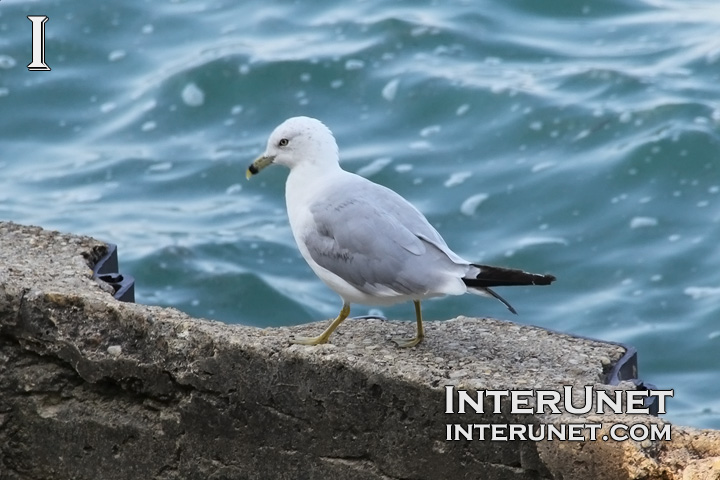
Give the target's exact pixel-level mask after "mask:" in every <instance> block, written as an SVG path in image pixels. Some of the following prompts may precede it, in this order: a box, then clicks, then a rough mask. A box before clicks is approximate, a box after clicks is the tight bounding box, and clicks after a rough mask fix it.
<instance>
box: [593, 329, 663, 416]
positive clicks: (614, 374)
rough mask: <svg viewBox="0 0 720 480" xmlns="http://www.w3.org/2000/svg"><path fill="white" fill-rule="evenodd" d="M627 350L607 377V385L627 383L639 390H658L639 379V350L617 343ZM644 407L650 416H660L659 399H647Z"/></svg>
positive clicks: (654, 397) (653, 397) (649, 397)
mask: <svg viewBox="0 0 720 480" xmlns="http://www.w3.org/2000/svg"><path fill="white" fill-rule="evenodd" d="M610 343H615V342H610ZM616 345H620V346H621V347H623V348H624V349H625V354H624V355H623V356H622V357H620V359H619V360H618V361H617V362H615V364H614V365H613V366H612V369H611V370H610V371H609V372H608V374H607V375H606V376H605V383H606V384H608V385H617V384H618V383H620V382H623V381H627V382H632V383H634V384H635V387H636V389H637V390H656V389H657V387H656V386H655V385H653V384H651V383H645V382H643V381H642V380H640V379H639V378H638V364H637V357H638V355H637V350H636V349H635V347H632V346H630V345H625V344H623V343H617V344H616ZM643 406H644V407H645V408H647V409H649V412H650V415H654V416H656V417H657V416H658V412H659V409H660V404H659V402H658V397H656V396H654V395H653V396H647V397H645V400H644V403H643Z"/></svg>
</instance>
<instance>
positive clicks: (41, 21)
mask: <svg viewBox="0 0 720 480" xmlns="http://www.w3.org/2000/svg"><path fill="white" fill-rule="evenodd" d="M27 18H28V20H30V21H31V22H32V62H30V64H29V65H28V66H27V68H28V70H30V71H31V72H32V71H36V70H50V67H48V66H47V63H45V22H47V21H48V17H47V15H28V17H27Z"/></svg>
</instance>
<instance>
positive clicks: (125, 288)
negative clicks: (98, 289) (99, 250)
mask: <svg viewBox="0 0 720 480" xmlns="http://www.w3.org/2000/svg"><path fill="white" fill-rule="evenodd" d="M119 270H120V269H119V266H118V257H117V245H115V244H112V243H108V244H107V252H106V253H105V255H103V257H102V258H101V259H100V260H98V262H97V263H96V264H95V266H94V267H93V278H97V279H99V280H102V281H103V282H106V283H107V284H109V285H110V286H111V287H112V288H113V290H114V291H115V294H114V295H113V296H114V297H115V298H116V299H117V300H120V301H121V302H130V303H135V279H134V278H133V277H132V276H130V275H121V274H120V273H119Z"/></svg>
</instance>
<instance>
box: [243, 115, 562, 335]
mask: <svg viewBox="0 0 720 480" xmlns="http://www.w3.org/2000/svg"><path fill="white" fill-rule="evenodd" d="M273 164H277V165H283V166H285V167H288V168H289V169H290V173H289V175H288V177H287V181H286V184H285V200H286V204H287V212H288V218H289V220H290V228H291V229H292V233H293V236H294V237H295V242H296V243H297V246H298V249H299V250H300V253H301V254H302V256H303V258H304V259H305V261H306V262H307V263H308V265H309V266H310V268H311V269H312V270H313V272H315V274H316V275H317V276H318V277H320V279H321V280H322V281H323V282H324V283H325V284H326V285H327V286H328V287H330V288H331V289H332V290H334V291H335V292H336V293H337V294H338V295H340V298H341V299H342V301H343V305H342V309H341V310H340V313H339V314H338V316H337V318H335V320H333V321H332V322H331V323H330V326H328V327H327V329H326V330H325V331H324V332H322V333H321V334H320V335H318V336H317V337H295V338H294V339H292V340H291V342H292V343H296V344H302V345H318V344H322V343H327V342H328V340H329V338H330V335H331V334H332V333H333V332H334V331H335V329H336V328H337V327H338V326H339V325H340V324H341V323H342V322H343V321H344V320H345V319H346V318H347V317H348V316H349V315H350V305H351V304H353V303H358V304H363V305H391V304H394V303H399V302H406V301H410V300H412V302H413V303H414V304H415V318H416V322H417V333H416V335H415V336H414V337H412V338H408V339H397V340H393V341H394V342H395V343H397V345H398V346H400V347H414V346H416V345H418V344H419V343H420V342H422V340H423V338H424V337H425V330H424V328H423V322H422V312H421V308H420V302H421V301H422V300H424V299H426V298H431V297H439V296H444V295H461V294H464V293H474V294H477V295H483V296H488V297H494V298H496V299H497V300H499V301H500V302H502V303H503V304H504V305H505V306H506V307H507V308H508V309H509V310H510V311H511V312H512V313H517V312H516V311H515V309H514V308H513V307H512V306H511V305H510V304H509V303H508V302H507V301H506V300H505V299H504V298H502V297H501V296H500V295H498V294H497V293H496V292H495V291H494V290H492V289H491V287H500V286H509V285H549V284H551V283H552V282H553V281H554V280H555V277H554V276H553V275H541V274H535V273H528V272H525V271H522V270H517V269H511V268H504V267H493V266H490V265H480V264H477V263H472V262H469V261H467V260H465V259H463V258H461V257H460V256H459V255H457V254H456V253H455V252H453V251H452V250H450V247H448V245H447V243H445V240H443V238H442V237H441V236H440V234H439V233H438V231H437V230H436V229H435V228H434V227H433V226H432V225H430V222H428V220H427V219H426V218H425V216H424V215H423V214H422V213H420V211H419V210H418V209H417V208H415V207H414V206H413V205H411V204H410V203H409V202H408V201H407V200H405V199H404V198H403V197H401V196H400V195H399V194H397V193H395V192H394V191H393V190H390V189H389V188H387V187H384V186H382V185H379V184H377V183H374V182H371V181H370V180H368V179H366V178H364V177H361V176H359V175H356V174H354V173H351V172H348V171H346V170H343V169H342V168H341V167H340V162H339V153H338V146H337V143H336V142H335V137H333V134H332V132H331V131H330V129H328V128H327V127H326V126H325V125H324V124H323V123H322V122H320V121H319V120H316V119H314V118H309V117H293V118H289V119H287V120H285V121H284V122H283V123H281V124H280V125H279V126H278V127H277V128H275V130H274V131H273V132H272V134H271V135H270V138H269V139H268V142H267V148H266V149H265V153H263V154H262V155H261V156H260V157H258V158H257V159H256V160H255V161H254V162H252V164H251V165H250V166H249V168H248V169H247V173H246V177H247V178H248V179H250V178H251V177H252V176H253V175H256V174H258V173H260V171H261V170H263V169H264V168H266V167H267V166H269V165H273Z"/></svg>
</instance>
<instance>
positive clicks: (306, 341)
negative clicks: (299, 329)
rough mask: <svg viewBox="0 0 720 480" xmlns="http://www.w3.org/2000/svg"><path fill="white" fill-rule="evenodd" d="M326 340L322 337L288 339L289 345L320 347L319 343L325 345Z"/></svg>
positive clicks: (326, 338)
mask: <svg viewBox="0 0 720 480" xmlns="http://www.w3.org/2000/svg"><path fill="white" fill-rule="evenodd" d="M328 338H329V337H326V336H323V335H320V336H319V337H293V338H291V339H290V343H294V344H295V345H320V344H321V343H327V341H328Z"/></svg>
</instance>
